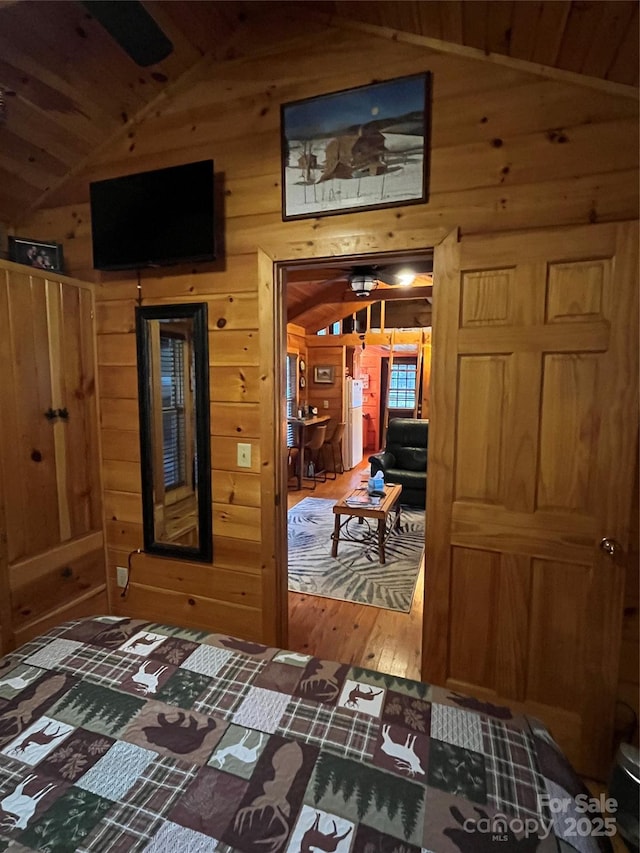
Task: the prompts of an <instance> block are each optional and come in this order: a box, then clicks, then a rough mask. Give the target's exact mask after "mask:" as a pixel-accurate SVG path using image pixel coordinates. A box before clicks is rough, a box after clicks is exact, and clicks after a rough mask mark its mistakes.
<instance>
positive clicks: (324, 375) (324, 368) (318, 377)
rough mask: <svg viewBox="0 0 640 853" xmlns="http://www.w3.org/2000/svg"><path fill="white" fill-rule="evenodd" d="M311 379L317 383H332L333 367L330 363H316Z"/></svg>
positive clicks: (333, 376) (333, 379)
mask: <svg viewBox="0 0 640 853" xmlns="http://www.w3.org/2000/svg"><path fill="white" fill-rule="evenodd" d="M313 381H314V382H315V383H316V384H317V385H333V383H334V381H335V368H334V367H333V365H330V364H317V365H316V366H315V367H314V368H313Z"/></svg>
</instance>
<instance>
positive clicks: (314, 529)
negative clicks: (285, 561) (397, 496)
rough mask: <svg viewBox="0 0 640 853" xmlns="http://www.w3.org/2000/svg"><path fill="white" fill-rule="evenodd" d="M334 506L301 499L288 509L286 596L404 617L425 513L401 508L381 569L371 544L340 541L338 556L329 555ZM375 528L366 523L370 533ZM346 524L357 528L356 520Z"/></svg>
mask: <svg viewBox="0 0 640 853" xmlns="http://www.w3.org/2000/svg"><path fill="white" fill-rule="evenodd" d="M334 504H335V500H330V499H326V498H304V500H302V501H300V503H299V504H296V506H294V507H292V508H291V509H290V510H289V524H288V538H289V589H290V591H291V592H300V593H306V594H307V595H320V596H322V597H324V598H336V599H338V600H340V601H353V602H356V603H357V604H370V605H372V606H373V607H382V608H385V609H387V610H399V611H401V612H403V613H408V612H409V611H410V610H411V600H412V599H413V593H414V590H415V587H416V581H417V580H418V574H419V571H420V564H421V562H422V554H423V551H424V510H418V509H409V508H403V509H402V514H401V530H400V531H398V532H395V531H394V532H393V533H392V534H391V536H390V537H389V538H388V540H387V543H386V546H385V551H386V562H385V564H384V565H380V562H379V560H378V551H377V548H376V547H375V544H374V543H373V542H372V543H371V544H370V545H362V544H359V543H355V542H343V541H340V543H339V547H338V556H337V557H332V556H331V545H332V542H331V534H332V533H333V524H334V515H333V512H332V509H333V505H334ZM366 523H367V520H365V525H366ZM377 523H378V522H377V521H375V520H369V524H370V526H371V528H370V529H371V531H372V532H375V531H376V530H377ZM349 524H350V526H351V525H357V519H355V518H354V519H352V520H351V521H350V522H349ZM362 527H363V528H364V525H363V526H362ZM354 532H355V534H356V535H359V534H360V531H359V530H358V529H354Z"/></svg>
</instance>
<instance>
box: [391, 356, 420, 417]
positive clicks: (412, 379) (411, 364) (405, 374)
mask: <svg viewBox="0 0 640 853" xmlns="http://www.w3.org/2000/svg"><path fill="white" fill-rule="evenodd" d="M416 380H417V364H416V360H415V359H414V358H410V359H398V360H397V361H396V360H395V359H394V362H393V365H392V367H391V381H390V383H389V408H390V409H415V405H416V385H417V382H416Z"/></svg>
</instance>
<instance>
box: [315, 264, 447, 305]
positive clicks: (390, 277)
mask: <svg viewBox="0 0 640 853" xmlns="http://www.w3.org/2000/svg"><path fill="white" fill-rule="evenodd" d="M432 270H433V263H432V261H429V262H424V261H421V262H420V263H418V264H411V263H397V264H373V265H365V266H362V265H355V266H351V267H345V268H344V275H343V276H340V277H335V278H331V279H327V281H325V282H324V284H330V283H332V282H334V281H341V280H343V279H344V278H345V277H346V279H347V281H348V283H349V287H350V288H351V290H352V291H353V293H354V294H355V295H356V296H357V297H365V296H369V294H370V293H371V292H372V291H374V290H376V288H378V287H379V286H380V285H382V286H386V287H387V288H389V287H410V286H411V285H412V284H413V282H414V281H415V279H416V277H417V276H418V275H422V274H424V273H430V272H431V271H432Z"/></svg>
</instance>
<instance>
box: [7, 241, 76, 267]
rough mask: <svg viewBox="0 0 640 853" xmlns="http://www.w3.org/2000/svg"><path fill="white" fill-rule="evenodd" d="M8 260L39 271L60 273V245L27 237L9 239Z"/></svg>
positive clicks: (61, 265) (61, 259) (61, 260)
mask: <svg viewBox="0 0 640 853" xmlns="http://www.w3.org/2000/svg"><path fill="white" fill-rule="evenodd" d="M9 260H10V261H15V263H17V264H25V265H26V266H28V267H34V268H35V269H39V270H45V271H48V272H62V271H63V258H62V244H61V243H47V242H44V241H43V240H32V239H30V238H29V237H9Z"/></svg>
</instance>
